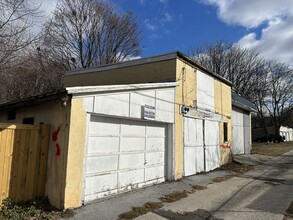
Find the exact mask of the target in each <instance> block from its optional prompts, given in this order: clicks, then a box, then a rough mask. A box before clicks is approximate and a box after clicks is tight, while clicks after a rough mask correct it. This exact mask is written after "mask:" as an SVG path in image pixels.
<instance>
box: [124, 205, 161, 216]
mask: <svg viewBox="0 0 293 220" xmlns="http://www.w3.org/2000/svg"><path fill="white" fill-rule="evenodd" d="M162 207H163V204H162V203H161V202H147V203H146V204H144V205H143V206H141V207H132V210H131V211H129V212H124V213H122V214H120V215H119V219H133V218H137V217H138V216H140V215H144V214H146V213H148V212H151V211H153V210H155V209H159V208H162Z"/></svg>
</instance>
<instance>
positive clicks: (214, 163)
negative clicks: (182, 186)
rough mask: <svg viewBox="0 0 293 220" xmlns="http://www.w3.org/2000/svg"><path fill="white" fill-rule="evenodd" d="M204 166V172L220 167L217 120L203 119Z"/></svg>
mask: <svg viewBox="0 0 293 220" xmlns="http://www.w3.org/2000/svg"><path fill="white" fill-rule="evenodd" d="M204 126H205V129H204V132H205V133H204V139H205V146H206V150H205V164H206V166H205V168H206V170H205V171H206V172H208V171H210V170H213V169H216V168H217V167H220V140H219V138H220V137H219V136H220V135H219V122H217V121H209V120H205V124H204Z"/></svg>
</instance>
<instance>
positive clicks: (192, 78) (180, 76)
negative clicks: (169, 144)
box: [174, 59, 196, 179]
mask: <svg viewBox="0 0 293 220" xmlns="http://www.w3.org/2000/svg"><path fill="white" fill-rule="evenodd" d="M176 81H178V82H179V86H177V87H176V91H175V105H176V106H175V146H174V148H175V150H174V151H175V179H180V178H182V176H183V129H184V127H183V126H184V125H183V116H182V114H181V111H180V106H181V105H186V106H190V107H195V106H194V100H196V73H195V68H194V67H192V66H191V65H189V64H187V63H185V62H184V61H182V60H180V59H177V62H176Z"/></svg>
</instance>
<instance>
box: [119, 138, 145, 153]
mask: <svg viewBox="0 0 293 220" xmlns="http://www.w3.org/2000/svg"><path fill="white" fill-rule="evenodd" d="M144 149H145V138H136V137H129V138H127V137H123V138H121V143H120V151H121V152H126V151H142V150H144Z"/></svg>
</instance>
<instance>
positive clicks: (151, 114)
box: [143, 105, 156, 120]
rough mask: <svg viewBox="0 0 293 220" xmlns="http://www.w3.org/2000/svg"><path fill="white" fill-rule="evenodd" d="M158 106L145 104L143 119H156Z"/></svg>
mask: <svg viewBox="0 0 293 220" xmlns="http://www.w3.org/2000/svg"><path fill="white" fill-rule="evenodd" d="M155 117H156V108H155V107H154V106H149V105H145V106H143V119H146V120H155Z"/></svg>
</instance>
